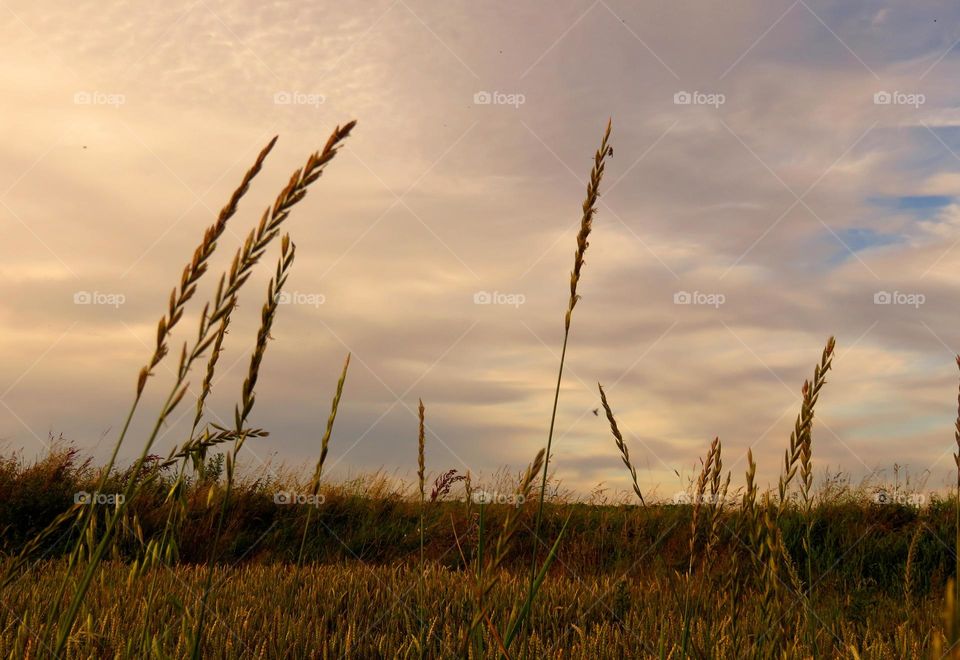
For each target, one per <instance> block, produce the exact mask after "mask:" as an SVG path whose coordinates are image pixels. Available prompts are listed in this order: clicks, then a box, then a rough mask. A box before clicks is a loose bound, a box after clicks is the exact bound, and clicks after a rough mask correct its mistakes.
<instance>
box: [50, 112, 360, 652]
mask: <svg viewBox="0 0 960 660" xmlns="http://www.w3.org/2000/svg"><path fill="white" fill-rule="evenodd" d="M355 125H356V122H355V121H351V122H349V123H347V124H346V125H344V126H343V127H342V128H341V127H340V126H337V127H336V129H335V130H334V132H333V134H331V136H330V138H329V139H328V140H327V143H326V145H325V146H324V148H323V150H322V151H321V152H318V153H314V154H312V155H311V156H310V157H309V158H308V160H307V164H306V165H305V166H304V168H303V169H302V170H297V171H296V172H294V174H293V176H292V177H291V179H290V181H289V183H288V184H287V186H286V187H285V188H284V189H283V190H282V191H281V192H280V195H279V196H278V197H277V200H276V201H275V202H274V205H273V207H272V209H267V211H265V212H264V213H263V215H262V216H261V219H260V223H259V225H258V226H257V228H256V229H255V230H253V231H251V232H250V234H249V235H248V236H247V239H246V241H245V242H244V245H243V247H242V248H241V249H240V250H238V251H237V254H236V256H235V257H234V260H233V264H232V265H231V268H230V277H229V280H228V283H227V286H226V288H224V286H223V283H224V279H223V278H221V280H220V282H221V284H220V286H219V287H218V289H217V296H216V303H217V304H215V305H214V311H213V313H212V314H211V315H210V316H209V317H208V316H207V311H208V309H209V305H207V306H205V307H204V314H203V315H202V316H201V323H200V325H201V330H200V332H199V333H198V338H197V341H196V343H195V345H194V347H193V349H192V350H191V351H190V352H188V351H187V348H186V345H184V347H183V351H182V353H181V357H180V367H179V369H178V370H177V379H176V382H175V383H174V385H173V387H172V389H171V392H170V394H169V395H168V396H167V398H166V400H165V401H164V404H163V407H162V408H161V412H160V414H159V417H158V418H157V420H156V423H155V424H154V427H153V429H152V431H151V433H150V434H149V435H148V437H147V441H146V442H145V444H144V447H143V450H142V451H141V453H140V457H139V458H138V459H137V461H136V463H135V465H134V468H133V471H132V472H133V474H134V475H138V474H139V473H140V470H141V468H142V466H143V463H144V461H145V460H146V457H147V455H148V454H149V451H150V449H151V447H152V446H153V443H154V441H155V440H156V438H157V435H158V434H159V432H160V428H161V427H162V425H163V423H164V421H165V420H166V419H167V418H168V417H169V415H170V414H171V413H172V412H173V410H174V409H175V408H176V406H177V404H178V403H179V402H180V401H181V400H182V399H183V396H184V395H185V394H186V391H187V388H186V385H185V384H184V383H185V380H186V376H187V374H188V372H189V369H190V366H191V365H192V363H193V361H194V360H196V359H197V358H199V357H201V356H202V355H203V354H204V352H205V351H206V349H207V348H209V346H210V345H211V344H212V343H213V341H214V340H215V335H213V334H212V333H211V332H210V328H211V327H212V325H213V324H215V323H217V322H218V321H220V320H221V319H222V318H223V316H224V315H226V314H227V313H229V311H230V310H232V309H233V307H234V306H235V305H236V296H237V294H238V292H239V290H240V289H241V288H242V286H243V285H244V284H245V283H246V281H247V279H248V278H249V276H250V273H251V271H252V269H253V267H254V266H255V265H256V264H257V263H258V262H259V260H260V257H261V256H262V255H263V252H264V251H265V250H266V248H267V246H268V245H269V244H270V243H271V242H272V241H273V239H274V238H276V236H277V235H278V233H279V227H280V225H281V224H282V223H283V222H284V221H285V220H286V219H287V217H288V216H289V214H290V209H291V208H292V207H293V206H294V205H295V204H296V203H297V202H299V201H300V200H301V199H303V197H304V196H305V195H306V192H307V188H308V186H309V185H310V184H311V183H313V182H314V181H316V180H317V179H318V178H320V176H321V174H322V173H323V169H324V167H325V166H326V164H327V163H329V162H330V160H332V159H333V158H334V157H335V156H336V154H337V151H338V147H339V144H340V143H341V142H342V141H343V140H344V139H346V137H347V136H348V135H349V134H350V131H351V130H352V129H353V127H354V126H355ZM208 234H209V232H208ZM197 254H200V250H198V251H197ZM195 261H196V258H195ZM205 267H206V266H205V262H204V266H203V268H204V269H205ZM188 270H189V268H188ZM185 273H187V271H185ZM187 281H188V278H186V277H185V278H184V279H183V281H182V283H183V282H187ZM187 290H188V291H190V294H189V295H190V296H192V295H193V291H195V284H188V285H187ZM187 299H189V298H187ZM171 301H174V296H171ZM182 312H183V310H182V309H179V313H178V314H175V315H173V316H172V318H173V319H177V320H178V319H179V318H180V315H182ZM168 328H169V326H168V325H167V323H166V321H165V319H161V322H160V331H159V332H158V346H162V347H163V350H158V352H157V354H158V355H159V356H160V357H159V359H162V357H163V356H164V355H165V354H166V349H165V346H166V344H165V336H166V335H165V332H166V330H167V329H168ZM161 338H162V339H163V341H161ZM159 359H157V362H159ZM150 365H154V366H155V364H154V362H153V360H151V363H150ZM150 365H148V368H145V369H144V370H141V372H140V378H139V380H138V395H137V396H138V399H139V396H140V393H142V390H143V385H145V383H146V380H147V378H148V377H149V375H150V369H151V368H152V366H150ZM118 444H119V443H118ZM135 485H136V480H135V479H131V480H130V482H129V484H128V485H127V488H126V489H125V492H124V493H123V495H124V498H123V501H122V503H121V504H120V505H119V506H118V507H117V508H116V509H115V510H114V512H113V514H112V515H111V516H110V518H109V519H108V522H107V525H106V529H105V530H104V532H103V535H102V536H101V538H100V541H99V543H97V544H96V546H95V548H94V549H93V551H92V553H91V556H90V561H89V562H88V563H87V566H86V569H85V571H84V573H83V575H82V577H81V579H80V582H79V584H78V585H77V589H76V592H75V593H74V596H73V598H72V599H71V601H70V606H69V610H68V611H67V615H66V616H65V617H63V619H62V624H61V627H60V630H59V632H58V635H57V640H56V643H55V645H54V646H53V648H54V654H55V655H60V654H62V652H63V649H64V647H65V646H66V643H67V639H68V638H69V635H70V630H71V628H72V627H73V623H74V621H75V620H76V617H77V614H78V613H79V610H80V606H81V605H82V603H83V598H84V596H85V594H86V592H87V589H88V588H89V586H90V582H91V580H92V579H93V574H94V572H95V571H96V569H97V566H98V565H99V563H100V561H101V560H102V559H103V556H104V554H105V553H106V550H107V547H108V545H109V544H110V541H111V540H112V537H113V533H114V530H115V528H116V525H117V522H118V521H119V519H120V517H121V516H122V515H123V513H124V512H125V511H126V508H127V507H128V506H129V504H130V500H131V497H132V496H133V495H134V493H135V491H136V489H135ZM65 580H66V578H65Z"/></svg>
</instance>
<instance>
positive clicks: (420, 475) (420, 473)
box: [417, 399, 427, 658]
mask: <svg viewBox="0 0 960 660" xmlns="http://www.w3.org/2000/svg"><path fill="white" fill-rule="evenodd" d="M424 412H425V409H424V407H423V399H420V400H419V405H418V407H417V417H418V419H419V425H418V432H417V479H418V481H419V483H420V507H419V513H420V525H419V526H420V570H419V571H418V573H417V606H418V609H419V610H420V617H419V618H420V657H421V658H424V657H426V650H427V649H426V639H424V630H425V629H424V621H423V617H424V614H425V612H424V606H423V567H424V553H423V542H424V530H423V505H424V501H425V499H426V485H425V480H426V476H427V475H426V460H425V456H424V453H425V446H424V445H425V442H426V435H425V433H424Z"/></svg>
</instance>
